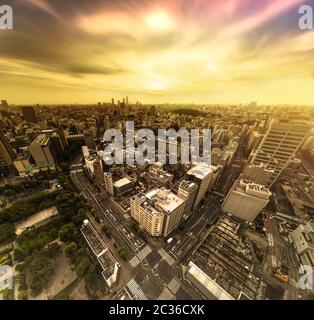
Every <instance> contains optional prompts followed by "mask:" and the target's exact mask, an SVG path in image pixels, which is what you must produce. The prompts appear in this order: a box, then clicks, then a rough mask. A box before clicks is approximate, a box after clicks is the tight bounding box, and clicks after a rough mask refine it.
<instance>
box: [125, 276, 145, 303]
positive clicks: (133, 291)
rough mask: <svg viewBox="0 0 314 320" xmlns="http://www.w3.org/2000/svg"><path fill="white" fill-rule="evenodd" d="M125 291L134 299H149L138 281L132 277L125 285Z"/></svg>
mask: <svg viewBox="0 0 314 320" xmlns="http://www.w3.org/2000/svg"><path fill="white" fill-rule="evenodd" d="M125 291H126V293H127V294H128V296H129V297H130V298H131V299H132V300H148V299H147V297H146V295H145V294H144V292H143V290H142V289H141V288H140V287H139V285H138V283H137V282H136V281H135V280H134V279H131V280H130V281H129V283H128V284H127V285H126V287H125Z"/></svg>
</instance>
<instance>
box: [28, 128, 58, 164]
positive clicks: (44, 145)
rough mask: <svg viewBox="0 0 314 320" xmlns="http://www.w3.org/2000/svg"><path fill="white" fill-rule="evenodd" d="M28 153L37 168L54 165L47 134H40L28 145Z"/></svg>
mask: <svg viewBox="0 0 314 320" xmlns="http://www.w3.org/2000/svg"><path fill="white" fill-rule="evenodd" d="M29 151H30V152H31V155H32V157H33V159H34V161H35V163H36V165H37V166H44V167H45V166H52V165H55V159H54V151H53V146H52V141H51V139H50V137H49V135H48V134H40V135H39V136H38V137H37V138H36V139H35V140H34V141H33V142H32V144H31V145H30V147H29Z"/></svg>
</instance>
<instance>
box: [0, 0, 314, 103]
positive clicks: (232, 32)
mask: <svg viewBox="0 0 314 320" xmlns="http://www.w3.org/2000/svg"><path fill="white" fill-rule="evenodd" d="M2 2H3V1H1V3H2ZM5 2H6V4H10V5H11V6H12V8H13V14H14V29H13V30H0V98H1V99H7V100H8V102H9V103H13V104H35V103H39V104H60V103H97V102H98V101H101V102H105V101H110V100H111V98H115V99H121V98H122V97H123V96H128V97H129V100H130V101H131V102H135V101H137V100H139V101H141V102H143V103H156V104H157V103H166V102H169V103H201V104H205V103H209V104H212V103H219V104H222V103H226V104H230V103H234V104H238V103H249V102H251V101H257V102H258V103H260V104H283V103H285V104H286V103H287V104H302V105H304V104H308V105H314V90H313V89H314V58H313V57H314V30H306V31H305V30H300V29H299V28H298V19H299V17H300V14H299V13H298V9H299V7H300V6H301V5H303V4H309V5H311V6H312V7H313V9H314V0H308V1H304V0H114V1H113V0H108V1H106V0H82V1H80V0H66V1H64V0H11V1H10V0H7V1H5Z"/></svg>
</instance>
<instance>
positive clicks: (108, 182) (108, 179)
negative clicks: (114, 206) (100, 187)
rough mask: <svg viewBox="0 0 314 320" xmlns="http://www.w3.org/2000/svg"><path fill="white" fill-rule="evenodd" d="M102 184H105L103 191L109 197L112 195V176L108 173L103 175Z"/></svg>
mask: <svg viewBox="0 0 314 320" xmlns="http://www.w3.org/2000/svg"><path fill="white" fill-rule="evenodd" d="M104 184H105V189H106V190H107V192H108V193H109V194H111V195H114V189H113V181H112V175H111V173H110V172H105V173H104Z"/></svg>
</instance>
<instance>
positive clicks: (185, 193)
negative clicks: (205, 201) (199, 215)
mask: <svg viewBox="0 0 314 320" xmlns="http://www.w3.org/2000/svg"><path fill="white" fill-rule="evenodd" d="M197 190H198V186H197V184H196V183H195V182H191V181H188V180H183V181H182V182H181V183H180V185H179V189H178V196H179V197H180V198H182V199H185V202H186V204H185V210H184V214H185V215H189V214H190V213H191V211H192V208H193V205H194V201H195V198H196V195H197Z"/></svg>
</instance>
